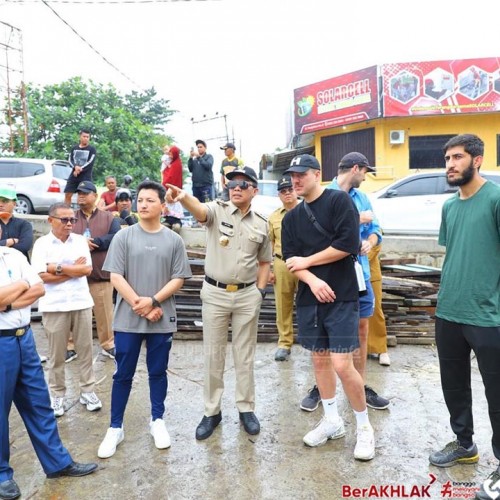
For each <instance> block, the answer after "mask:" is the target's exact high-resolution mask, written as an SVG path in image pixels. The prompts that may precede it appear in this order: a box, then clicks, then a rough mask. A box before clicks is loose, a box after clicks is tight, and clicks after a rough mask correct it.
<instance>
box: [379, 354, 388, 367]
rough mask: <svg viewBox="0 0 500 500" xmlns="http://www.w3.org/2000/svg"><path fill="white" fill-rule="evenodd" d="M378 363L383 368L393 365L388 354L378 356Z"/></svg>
mask: <svg viewBox="0 0 500 500" xmlns="http://www.w3.org/2000/svg"><path fill="white" fill-rule="evenodd" d="M378 362H379V364H380V365H382V366H390V365H391V358H390V357H389V353H388V352H382V353H380V354H379V356H378Z"/></svg>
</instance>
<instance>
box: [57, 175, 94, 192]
mask: <svg viewBox="0 0 500 500" xmlns="http://www.w3.org/2000/svg"><path fill="white" fill-rule="evenodd" d="M82 181H90V182H92V171H89V172H88V173H87V172H85V170H83V171H82V172H81V173H80V175H77V176H76V177H75V176H74V175H73V172H71V175H70V176H69V177H68V179H67V180H66V187H65V188H64V192H65V193H76V188H77V187H78V184H80V182H82Z"/></svg>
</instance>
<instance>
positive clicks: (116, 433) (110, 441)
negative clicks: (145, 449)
mask: <svg viewBox="0 0 500 500" xmlns="http://www.w3.org/2000/svg"><path fill="white" fill-rule="evenodd" d="M124 437H125V433H124V432H123V427H118V428H117V427H110V428H109V429H108V430H107V431H106V435H105V436H104V439H103V440H102V443H101V445H100V446H99V449H98V450H97V456H98V457H99V458H109V457H112V456H113V455H114V454H115V452H116V447H117V446H118V445H119V444H120V443H121V442H122V441H123V439H124Z"/></svg>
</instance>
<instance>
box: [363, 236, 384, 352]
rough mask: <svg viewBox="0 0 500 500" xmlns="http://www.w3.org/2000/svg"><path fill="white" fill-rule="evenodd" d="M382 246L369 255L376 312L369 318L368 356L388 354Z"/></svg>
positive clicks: (374, 248)
mask: <svg viewBox="0 0 500 500" xmlns="http://www.w3.org/2000/svg"><path fill="white" fill-rule="evenodd" d="M380 250H381V246H380V245H377V246H375V247H373V248H372V250H371V252H370V254H369V256H368V257H369V260H370V274H371V278H370V283H371V284H372V288H373V295H374V296H375V310H374V311H373V316H371V317H370V318H368V351H367V352H368V354H380V353H382V352H387V327H386V325H385V316H384V311H383V310H382V270H381V267H380V260H379V253H380Z"/></svg>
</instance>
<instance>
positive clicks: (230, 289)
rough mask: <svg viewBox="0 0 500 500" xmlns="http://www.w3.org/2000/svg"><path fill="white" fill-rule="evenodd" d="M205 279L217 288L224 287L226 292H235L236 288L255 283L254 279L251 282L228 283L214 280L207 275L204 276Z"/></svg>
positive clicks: (239, 288)
mask: <svg viewBox="0 0 500 500" xmlns="http://www.w3.org/2000/svg"><path fill="white" fill-rule="evenodd" d="M205 281H206V282H207V283H210V284H211V285H213V286H216V287H217V288H224V289H225V290H226V292H236V291H238V290H242V289H243V288H246V287H247V286H251V285H253V284H254V283H255V281H252V282H251V283H237V284H234V285H228V284H226V283H221V282H220V281H216V280H214V279H212V278H209V277H208V276H205Z"/></svg>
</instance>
